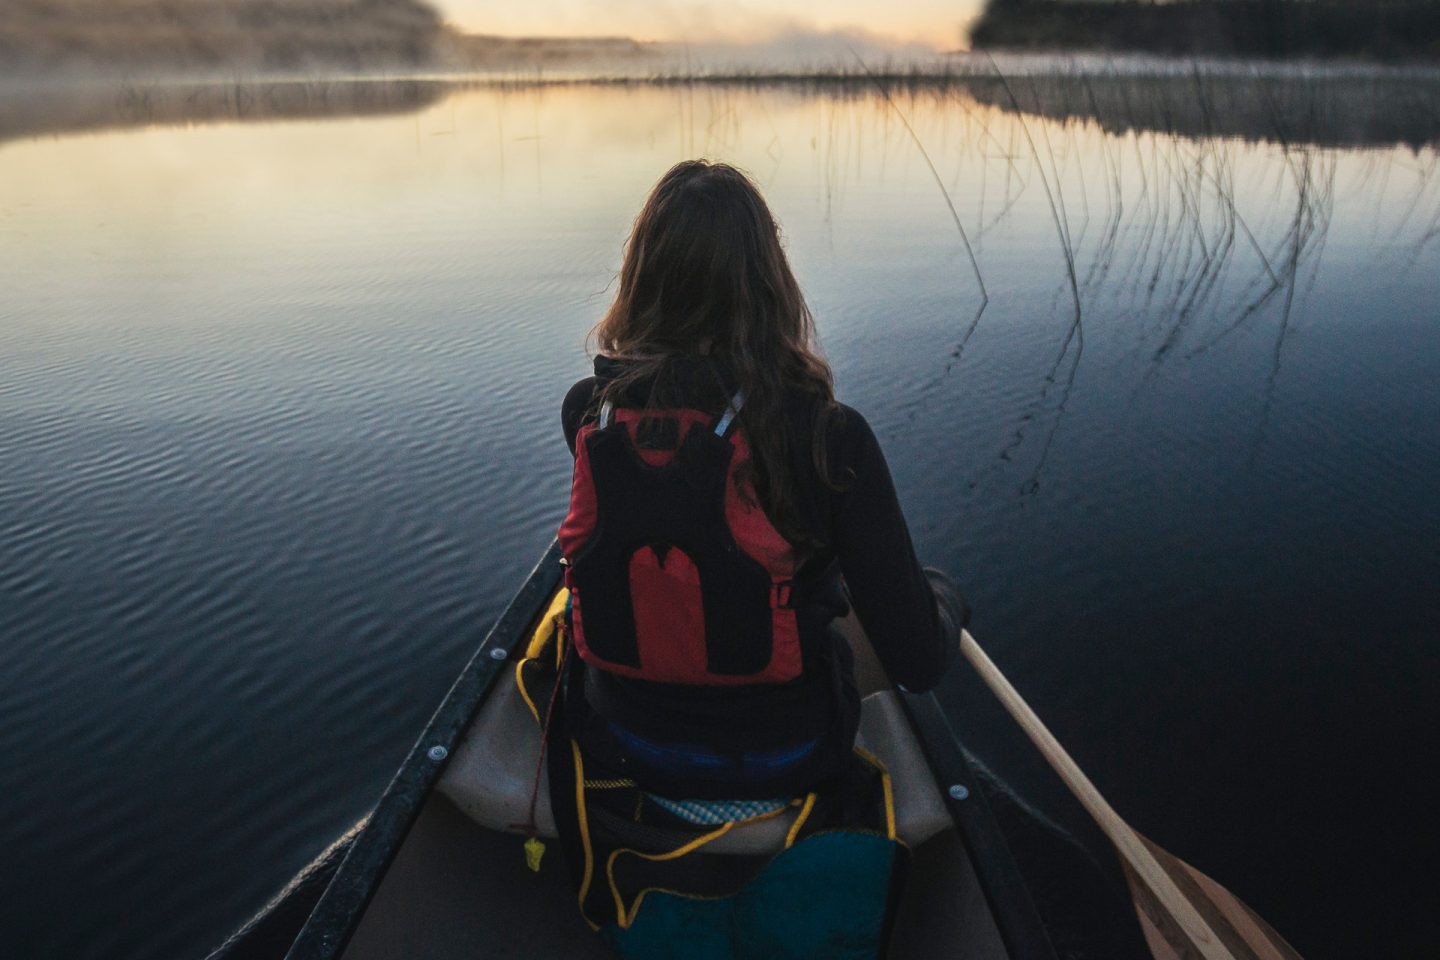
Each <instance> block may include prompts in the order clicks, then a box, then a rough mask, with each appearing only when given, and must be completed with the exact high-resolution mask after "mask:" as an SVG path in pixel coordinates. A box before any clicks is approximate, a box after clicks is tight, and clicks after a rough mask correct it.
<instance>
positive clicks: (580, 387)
mask: <svg viewBox="0 0 1440 960" xmlns="http://www.w3.org/2000/svg"><path fill="white" fill-rule="evenodd" d="M596 382H597V381H596V379H595V378H594V377H581V378H580V379H579V380H576V381H575V383H574V384H573V385H572V386H571V387H570V389H569V390H567V391H566V392H565V401H564V402H563V403H562V404H561V405H560V407H561V409H562V410H563V411H564V412H565V413H566V414H569V413H570V412H571V411H573V410H583V409H584V408H585V407H588V406H589V405H590V401H592V400H594V399H595V384H596Z"/></svg>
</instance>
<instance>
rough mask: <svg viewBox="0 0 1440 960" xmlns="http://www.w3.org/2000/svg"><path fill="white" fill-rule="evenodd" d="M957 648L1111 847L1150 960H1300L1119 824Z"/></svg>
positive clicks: (1241, 907)
mask: <svg viewBox="0 0 1440 960" xmlns="http://www.w3.org/2000/svg"><path fill="white" fill-rule="evenodd" d="M960 650H961V652H963V653H964V654H965V657H966V659H967V660H969V661H970V663H971V665H973V666H974V667H975V670H976V671H977V672H978V673H979V674H980V677H981V679H983V680H984V681H985V683H986V685H987V686H989V687H990V689H991V690H992V691H993V692H994V693H995V696H996V697H998V698H999V699H1000V702H1001V703H1002V704H1004V706H1005V709H1006V710H1008V711H1009V713H1010V715H1011V716H1012V717H1014V718H1015V722H1016V723H1018V724H1019V725H1020V729H1022V730H1024V731H1025V735H1026V736H1028V737H1029V738H1030V739H1031V741H1032V742H1034V744H1035V746H1036V747H1038V748H1039V750H1040V752H1041V754H1043V755H1044V757H1045V760H1046V761H1047V762H1048V763H1049V764H1050V766H1051V767H1053V768H1054V770H1055V772H1056V773H1058V774H1059V775H1060V779H1061V780H1064V781H1065V785H1066V786H1067V787H1069V788H1070V791H1071V792H1072V793H1074V794H1075V797H1076V799H1078V800H1079V801H1080V803H1081V804H1082V805H1083V806H1084V807H1085V809H1086V810H1087V811H1089V813H1090V816H1091V817H1093V818H1094V819H1095V822H1096V823H1097V824H1099V826H1100V829H1101V830H1103V831H1104V832H1105V836H1107V837H1109V838H1110V842H1111V843H1113V844H1114V845H1115V849H1116V851H1117V852H1118V853H1119V854H1120V862H1121V865H1122V866H1123V867H1124V869H1125V879H1126V881H1127V882H1128V883H1129V884H1130V892H1131V895H1132V896H1133V897H1134V898H1135V912H1136V913H1137V914H1138V915H1139V917H1140V928H1141V930H1142V931H1143V932H1144V934H1145V941H1146V943H1148V944H1149V946H1150V952H1151V953H1153V954H1154V955H1155V958H1156V960H1201V958H1203V960H1301V957H1300V954H1298V953H1296V952H1295V949H1294V948H1293V947H1291V946H1290V944H1288V943H1286V942H1285V938H1284V937H1282V936H1280V934H1278V933H1276V932H1275V931H1274V930H1273V929H1271V927H1270V926H1269V924H1267V923H1266V922H1265V921H1264V920H1261V919H1260V918H1259V917H1258V916H1256V915H1255V913H1254V912H1253V911H1252V910H1251V909H1250V908H1249V907H1247V906H1245V904H1243V903H1241V902H1240V900H1239V899H1238V898H1237V897H1236V896H1235V895H1234V894H1232V893H1231V892H1230V891H1228V890H1226V889H1225V888H1224V887H1222V886H1220V884H1218V883H1216V882H1215V881H1214V880H1211V879H1210V878H1209V877H1207V876H1205V874H1203V873H1201V872H1200V871H1199V870H1196V869H1195V868H1194V867H1192V866H1190V865H1189V864H1188V863H1185V862H1184V861H1182V860H1180V859H1178V858H1177V857H1174V856H1172V855H1171V854H1169V853H1167V852H1166V851H1165V850H1163V849H1161V848H1160V847H1159V846H1156V845H1155V844H1154V843H1152V842H1150V841H1149V840H1147V839H1146V838H1145V837H1143V836H1141V835H1140V834H1139V833H1138V832H1136V831H1135V830H1134V829H1133V828H1132V827H1131V826H1130V825H1129V824H1127V823H1126V822H1125V821H1124V820H1121V819H1120V815H1119V814H1117V813H1116V812H1115V810H1114V808H1112V807H1111V806H1110V804H1109V803H1107V802H1106V801H1105V798H1104V797H1102V796H1101V795H1100V791H1099V790H1096V789H1095V785H1094V784H1093V783H1091V782H1090V778H1089V777H1087V776H1085V773H1084V772H1083V771H1082V770H1081V769H1080V768H1079V766H1077V765H1076V763H1075V761H1074V760H1073V759H1071V757H1070V755H1069V754H1068V753H1066V752H1065V748H1064V747H1062V746H1060V743H1059V741H1057V740H1056V739H1055V737H1054V736H1053V735H1052V734H1051V733H1050V731H1049V730H1047V729H1046V728H1045V724H1043V723H1041V722H1040V718H1039V717H1037V716H1036V715H1035V711H1033V710H1031V709H1030V706H1029V704H1027V703H1026V702H1025V701H1024V700H1023V699H1022V698H1021V696H1020V694H1019V693H1017V692H1016V690H1015V688H1014V687H1013V686H1011V685H1010V681H1009V680H1006V679H1005V675H1004V674H1003V673H1001V672H1000V669H999V668H998V667H996V666H995V664H994V662H993V661H992V660H991V659H990V658H989V657H988V656H986V654H985V651H984V650H982V649H980V645H979V644H978V643H976V642H975V638H974V637H972V636H971V635H970V632H969V631H968V630H962V631H961V634H960Z"/></svg>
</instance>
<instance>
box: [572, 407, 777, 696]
mask: <svg viewBox="0 0 1440 960" xmlns="http://www.w3.org/2000/svg"><path fill="white" fill-rule="evenodd" d="M740 402H741V398H740V396H739V395H738V394H737V395H736V397H735V399H734V400H733V401H732V402H731V405H730V407H729V408H728V409H727V410H726V411H725V412H724V413H723V414H722V415H721V416H719V417H715V416H714V415H712V414H707V413H704V412H703V411H700V410H690V409H679V410H626V409H620V410H613V409H612V408H611V406H610V404H608V403H607V404H605V405H604V406H603V407H602V408H601V412H600V418H599V421H598V422H597V423H595V424H587V425H586V426H584V427H581V429H580V432H579V435H578V436H577V437H576V441H575V475H574V480H573V483H572V485H571V489H570V512H569V514H568V515H567V516H566V518H565V522H564V523H563V524H562V525H561V527H560V548H561V550H562V552H563V553H564V555H565V558H566V560H567V562H568V566H567V568H566V572H565V582H566V585H567V586H568V587H569V588H570V596H571V601H572V603H571V625H572V631H573V636H574V638H575V648H576V650H577V651H578V652H579V654H580V656H581V658H583V659H584V661H585V662H586V663H587V664H590V665H591V666H593V667H596V668H598V669H601V670H608V671H612V672H614V673H616V674H620V675H623V676H626V677H634V678H638V679H642V680H653V681H657V682H662V683H682V684H700V685H705V686H722V685H735V684H756V683H784V682H786V681H789V680H793V679H795V678H796V677H798V676H799V675H800V672H801V650H800V637H799V626H798V624H797V622H796V616H795V600H796V597H795V579H794V578H795V561H794V550H793V548H792V547H791V545H790V544H789V543H788V542H787V541H786V540H785V538H784V537H782V536H781V535H780V533H779V531H777V530H776V529H775V527H774V525H773V524H772V523H771V522H770V520H769V519H768V518H767V517H766V516H765V512H764V511H763V510H762V509H760V507H759V505H758V504H757V503H756V502H755V499H754V496H753V491H746V493H747V494H749V495H747V496H741V491H740V490H739V489H738V488H737V485H736V475H737V474H738V473H739V471H740V470H741V468H742V467H744V466H745V465H746V463H747V462H748V461H749V460H750V448H749V445H748V444H747V443H746V441H745V435H744V433H743V432H742V431H740V430H739V429H737V428H738V418H737V413H738V411H739V406H740Z"/></svg>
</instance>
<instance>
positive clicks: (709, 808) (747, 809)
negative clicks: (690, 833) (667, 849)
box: [645, 793, 790, 827]
mask: <svg viewBox="0 0 1440 960" xmlns="http://www.w3.org/2000/svg"><path fill="white" fill-rule="evenodd" d="M645 798H646V799H647V800H649V801H650V802H652V803H654V804H655V805H656V806H658V807H660V808H661V809H664V810H666V811H668V812H670V813H673V814H674V815H675V816H677V817H679V818H680V819H681V820H684V821H685V822H687V823H693V824H696V825H697V826H701V827H718V826H720V825H721V824H724V823H729V822H730V821H732V820H749V819H751V818H753V817H759V816H763V815H765V814H767V813H774V812H775V811H776V810H783V809H785V808H786V807H787V806H789V805H790V801H789V800H788V799H784V798H782V799H779V800H671V799H669V798H668V797H657V796H656V795H655V794H653V793H647V794H645Z"/></svg>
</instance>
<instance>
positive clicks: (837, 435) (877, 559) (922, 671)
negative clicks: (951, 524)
mask: <svg viewBox="0 0 1440 960" xmlns="http://www.w3.org/2000/svg"><path fill="white" fill-rule="evenodd" d="M831 437H832V441H831V447H830V449H831V450H832V451H833V454H832V455H833V459H832V461H831V462H832V464H833V465H834V466H835V467H838V468H839V469H838V470H836V471H835V473H836V475H837V478H838V479H841V480H842V481H844V480H847V479H848V481H849V482H848V484H847V485H846V486H845V488H844V489H843V490H841V491H839V492H837V493H835V494H834V498H833V501H832V503H833V507H832V518H831V519H832V526H831V530H832V537H833V544H834V548H835V552H836V554H837V556H838V557H839V559H840V568H841V570H842V571H843V573H844V574H845V582H846V583H847V584H848V585H849V588H850V596H851V600H852V601H853V603H854V607H855V614H856V616H858V617H859V618H860V622H861V624H862V625H863V626H864V627H865V632H866V634H868V635H869V637H870V642H871V644H872V645H873V646H874V648H875V653H876V655H877V656H879V658H880V662H881V664H882V665H884V667H885V670H886V672H887V673H889V675H890V679H891V680H893V681H894V682H895V683H898V684H900V685H901V686H903V687H904V688H905V689H907V690H911V691H914V692H917V693H918V692H921V691H924V690H928V689H930V688H931V687H933V686H935V684H936V683H938V682H939V681H940V677H941V676H942V675H943V674H944V673H945V670H946V668H947V667H948V666H949V664H950V660H951V658H952V657H953V655H954V651H955V648H956V646H957V645H958V642H959V625H957V624H955V623H954V620H955V617H954V616H948V615H947V613H948V612H949V611H948V610H946V609H942V605H941V604H940V603H937V598H936V590H935V589H932V585H931V581H930V579H929V578H927V576H926V574H925V571H924V570H923V569H922V568H921V566H920V562H919V560H917V559H916V557H915V547H914V544H913V543H911V540H910V529H909V527H908V526H906V524H905V516H904V514H903V513H901V511H900V503H899V500H898V499H897V498H896V496H895V485H894V483H893V482H892V481H891V479H890V468H889V466H888V465H887V464H886V462H885V455H884V453H882V452H881V450H880V442H879V441H878V440H876V439H875V434H874V432H873V431H872V430H871V429H870V425H869V424H868V423H866V422H865V418H864V417H862V416H860V414H858V413H856V412H855V411H854V410H852V409H850V408H849V407H842V408H841V415H840V417H839V418H838V422H837V423H835V424H834V425H833V426H832V431H831ZM947 599H948V598H947Z"/></svg>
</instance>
